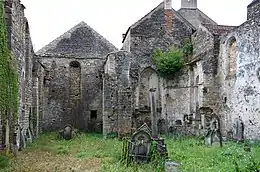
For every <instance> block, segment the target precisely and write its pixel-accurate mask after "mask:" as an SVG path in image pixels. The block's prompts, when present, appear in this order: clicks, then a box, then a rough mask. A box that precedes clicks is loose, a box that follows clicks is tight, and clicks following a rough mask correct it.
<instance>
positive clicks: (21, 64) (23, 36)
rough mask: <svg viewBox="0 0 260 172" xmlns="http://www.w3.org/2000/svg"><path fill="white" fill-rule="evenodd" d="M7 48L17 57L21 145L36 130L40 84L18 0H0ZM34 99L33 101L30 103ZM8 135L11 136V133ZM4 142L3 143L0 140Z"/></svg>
mask: <svg viewBox="0 0 260 172" xmlns="http://www.w3.org/2000/svg"><path fill="white" fill-rule="evenodd" d="M4 9H5V14H6V15H5V17H6V27H7V38H8V48H9V49H10V50H11V52H12V54H13V56H14V57H15V58H16V60H17V69H18V79H19V109H18V114H19V115H18V121H17V122H16V124H15V125H16V127H15V129H16V131H15V132H16V133H17V144H18V147H19V148H21V147H25V146H26V143H27V142H28V141H29V142H30V141H31V140H32V138H33V137H36V136H37V135H38V133H39V130H40V125H39V123H40V116H41V115H40V111H39V110H36V109H40V103H39V102H40V101H41V100H40V96H39V95H40V94H41V93H40V90H39V89H36V88H35V87H36V85H38V87H39V88H40V87H41V86H40V85H41V82H40V79H39V78H38V76H36V75H33V68H34V66H35V65H37V62H36V61H35V60H34V51H33V46H32V41H31V38H30V31H29V24H28V21H27V19H26V17H25V16H24V9H25V7H24V5H23V4H21V3H20V1H16V0H6V1H4ZM33 102H37V103H33ZM11 137H12V136H11ZM3 144H4V143H3Z"/></svg>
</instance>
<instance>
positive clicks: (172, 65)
mask: <svg viewBox="0 0 260 172" xmlns="http://www.w3.org/2000/svg"><path fill="white" fill-rule="evenodd" d="M152 62H153V64H154V65H155V66H156V69H157V71H158V73H159V74H160V75H161V76H162V77H170V76H172V75H174V74H175V73H177V72H179V71H180V70H181V69H182V68H183V67H184V65H185V63H184V60H183V52H182V51H181V50H180V49H177V48H170V49H169V50H168V51H166V52H162V51H161V50H160V49H158V50H156V51H155V53H154V54H153V57H152Z"/></svg>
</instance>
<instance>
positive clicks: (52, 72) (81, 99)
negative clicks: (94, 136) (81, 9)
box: [37, 22, 116, 132]
mask: <svg viewBox="0 0 260 172" xmlns="http://www.w3.org/2000/svg"><path fill="white" fill-rule="evenodd" d="M115 50H116V48H115V47H114V46H113V45H112V44H110V43H109V42H108V41H107V40H106V39H105V38H103V37H102V36H101V35H100V34H98V33H97V32H96V31H94V30H93V29H92V28H91V27H89V26H88V25H87V24H86V23H84V22H81V23H79V24H77V25H76V26H74V27H73V28H72V29H70V30H69V31H68V32H66V33H64V34H63V35H61V36H60V37H58V38H57V39H55V40H54V41H53V42H51V43H50V44H48V45H47V46H45V47H44V48H43V49H41V50H40V51H38V52H37V54H38V57H37V58H38V60H39V61H40V63H41V64H42V65H43V66H44V67H45V69H44V83H43V88H44V92H43V104H44V105H43V126H42V127H43V130H44V131H55V130H58V129H61V128H62V127H63V126H65V125H66V124H71V125H73V126H74V127H75V128H78V129H80V130H84V131H89V132H102V114H103V109H102V93H103V92H102V89H103V79H102V74H103V71H104V68H103V66H104V63H105V57H106V55H107V54H108V53H110V52H112V51H115Z"/></svg>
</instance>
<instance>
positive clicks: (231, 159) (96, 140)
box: [0, 133, 260, 172]
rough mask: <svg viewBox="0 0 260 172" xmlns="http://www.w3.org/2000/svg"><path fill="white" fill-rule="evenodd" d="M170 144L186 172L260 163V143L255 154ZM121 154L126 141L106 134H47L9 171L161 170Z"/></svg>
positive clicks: (182, 141)
mask: <svg viewBox="0 0 260 172" xmlns="http://www.w3.org/2000/svg"><path fill="white" fill-rule="evenodd" d="M166 144H167V148H168V153H169V157H170V159H171V160H174V161H175V162H178V163H180V168H181V171H184V172H197V171H198V172H209V171H210V172H222V171H223V172H237V171H239V172H252V171H254V170H255V168H256V167H258V165H259V164H260V148H259V144H254V145H252V151H251V152H245V151H244V149H243V144H240V145H238V144H235V143H231V142H229V143H225V144H224V147H223V148H219V147H209V146H205V145H204V144H203V141H202V140H199V139H196V138H175V139H173V138H167V139H166ZM121 151H122V141H119V140H117V139H108V140H105V139H103V137H102V135H95V134H80V135H78V136H77V137H76V138H74V139H73V140H70V141H65V140H60V139H57V137H56V134H54V133H47V134H43V135H41V137H40V138H39V139H38V140H36V141H35V142H34V143H33V144H32V145H30V147H29V148H27V149H26V150H23V151H22V152H20V153H19V155H18V158H17V159H16V160H15V159H13V160H12V166H11V167H10V168H9V169H7V170H6V171H14V172H15V171H19V172H23V171H24V172H30V171H41V170H44V169H45V171H73V170H74V171H77V170H78V171H86V170H88V171H101V172H136V171H138V172H142V171H143V172H147V171H149V172H157V171H159V169H158V168H157V167H156V166H155V165H154V164H143V165H137V164H131V165H129V166H128V167H127V166H126V165H125V164H123V163H120V156H121ZM236 164H237V165H236ZM75 169H76V170H75ZM0 171H1V170H0Z"/></svg>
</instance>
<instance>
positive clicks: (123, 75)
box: [103, 51, 134, 136]
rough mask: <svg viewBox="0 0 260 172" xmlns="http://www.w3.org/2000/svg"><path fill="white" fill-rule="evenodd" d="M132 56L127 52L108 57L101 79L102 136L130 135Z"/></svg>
mask: <svg viewBox="0 0 260 172" xmlns="http://www.w3.org/2000/svg"><path fill="white" fill-rule="evenodd" d="M132 61H133V56H132V55H131V54H130V53H128V52H127V51H119V52H115V53H111V54H109V55H108V57H107V60H106V63H105V66H104V68H105V70H104V77H103V84H104V85H103V127H104V128H103V134H104V135H105V136H106V135H107V134H109V133H112V132H117V133H119V134H125V133H130V132H131V129H132V114H133V110H134V109H133V100H134V97H133V92H134V91H133V87H132V79H131V78H130V66H131V62H132Z"/></svg>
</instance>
